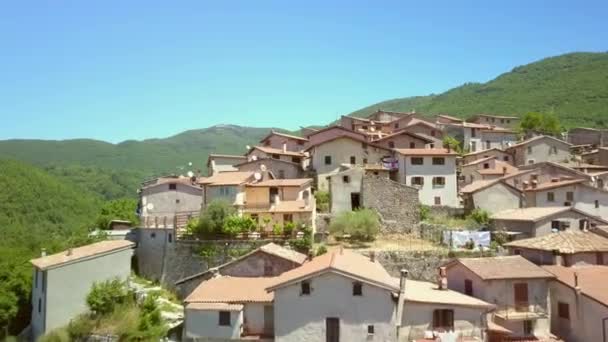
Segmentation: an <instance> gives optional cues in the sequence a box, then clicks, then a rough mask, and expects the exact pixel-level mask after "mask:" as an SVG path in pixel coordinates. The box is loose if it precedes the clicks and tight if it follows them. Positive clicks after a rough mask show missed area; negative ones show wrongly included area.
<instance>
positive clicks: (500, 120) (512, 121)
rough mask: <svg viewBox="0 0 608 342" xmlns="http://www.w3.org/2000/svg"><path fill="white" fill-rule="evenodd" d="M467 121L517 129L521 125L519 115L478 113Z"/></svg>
mask: <svg viewBox="0 0 608 342" xmlns="http://www.w3.org/2000/svg"><path fill="white" fill-rule="evenodd" d="M467 121H468V122H474V123H477V124H483V125H488V126H494V127H501V128H509V129H516V128H518V126H519V121H520V119H519V117H517V116H505V115H493V114H477V115H473V116H472V117H470V118H468V119H467Z"/></svg>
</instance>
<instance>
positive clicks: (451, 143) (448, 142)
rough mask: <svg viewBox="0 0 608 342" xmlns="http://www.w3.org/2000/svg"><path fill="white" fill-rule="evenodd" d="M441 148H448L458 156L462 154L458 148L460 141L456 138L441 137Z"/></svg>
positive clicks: (459, 147) (460, 148)
mask: <svg viewBox="0 0 608 342" xmlns="http://www.w3.org/2000/svg"><path fill="white" fill-rule="evenodd" d="M443 147H444V148H449V149H451V150H454V151H456V152H457V153H459V154H462V152H463V151H462V147H461V146H460V141H458V140H457V139H456V138H454V137H451V136H449V135H446V136H444V137H443Z"/></svg>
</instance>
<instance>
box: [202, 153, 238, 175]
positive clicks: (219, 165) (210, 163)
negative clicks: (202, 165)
mask: <svg viewBox="0 0 608 342" xmlns="http://www.w3.org/2000/svg"><path fill="white" fill-rule="evenodd" d="M246 160H247V157H245V156H234V155H229V154H214V153H211V154H209V156H208V157H207V176H213V175H214V174H216V173H217V172H225V171H236V168H235V167H234V165H235V164H238V163H242V162H244V161H246Z"/></svg>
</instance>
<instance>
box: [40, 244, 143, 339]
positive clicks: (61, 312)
mask: <svg viewBox="0 0 608 342" xmlns="http://www.w3.org/2000/svg"><path fill="white" fill-rule="evenodd" d="M134 246H135V244H134V243H133V242H130V241H126V240H113V241H102V242H97V243H93V244H90V245H86V246H82V247H78V248H73V249H69V250H67V251H63V252H60V253H57V254H52V255H45V254H44V253H43V255H42V256H41V257H40V258H37V259H33V260H31V261H30V262H31V263H32V265H33V266H34V270H33V274H32V320H31V328H32V337H33V340H34V341H35V340H36V339H38V338H39V337H40V336H42V335H44V334H45V333H46V332H49V331H51V330H53V329H57V328H60V327H63V326H65V325H67V324H68V323H69V322H70V320H72V319H74V318H75V317H76V316H78V315H80V314H83V313H85V312H87V310H88V308H87V304H86V297H87V295H88V294H89V292H90V291H91V288H92V286H93V284H94V283H95V282H103V281H106V280H112V279H115V278H117V279H120V280H127V277H128V276H129V275H130V274H131V257H132V256H133V247H134Z"/></svg>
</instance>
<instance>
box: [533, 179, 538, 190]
mask: <svg viewBox="0 0 608 342" xmlns="http://www.w3.org/2000/svg"><path fill="white" fill-rule="evenodd" d="M537 186H538V181H537V180H533V181H532V189H536V187H537Z"/></svg>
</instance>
